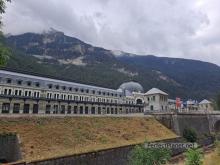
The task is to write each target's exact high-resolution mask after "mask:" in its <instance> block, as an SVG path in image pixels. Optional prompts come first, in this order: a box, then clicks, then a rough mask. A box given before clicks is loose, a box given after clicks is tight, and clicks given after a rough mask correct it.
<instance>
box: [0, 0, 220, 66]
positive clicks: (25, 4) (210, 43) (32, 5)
mask: <svg viewBox="0 0 220 165" xmlns="http://www.w3.org/2000/svg"><path fill="white" fill-rule="evenodd" d="M3 21H4V27H3V30H4V32H5V33H11V34H20V33H25V32H42V31H43V30H47V29H49V28H50V27H53V28H55V29H57V30H60V31H63V32H65V34H67V35H70V36H73V37H77V38H79V39H81V40H83V41H85V42H87V43H90V44H92V45H95V46H101V47H104V48H106V49H111V50H122V51H125V52H130V53H136V54H142V55H147V54H154V55H157V56H168V57H183V58H190V59H199V60H202V61H209V62H213V63H215V64H218V65H220V1H219V0H62V1H61V0H12V3H11V4H8V5H7V10H6V14H5V15H4V16H3Z"/></svg>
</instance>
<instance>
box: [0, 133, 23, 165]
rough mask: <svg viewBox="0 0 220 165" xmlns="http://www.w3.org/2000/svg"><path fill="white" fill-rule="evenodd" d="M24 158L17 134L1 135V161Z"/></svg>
mask: <svg viewBox="0 0 220 165" xmlns="http://www.w3.org/2000/svg"><path fill="white" fill-rule="evenodd" d="M21 158H22V156H21V151H20V146H19V142H18V138H17V136H16V135H9V134H5V135H0V163H4V162H5V163H7V162H14V161H18V160H20V159H21Z"/></svg>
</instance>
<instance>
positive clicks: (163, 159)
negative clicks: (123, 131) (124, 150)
mask: <svg viewBox="0 0 220 165" xmlns="http://www.w3.org/2000/svg"><path fill="white" fill-rule="evenodd" d="M170 157H171V151H170V150H169V149H162V148H145V147H144V146H143V145H138V146H136V147H135V148H134V149H133V151H132V153H131V157H130V164H131V165H161V164H166V163H167V162H168V161H169V160H170Z"/></svg>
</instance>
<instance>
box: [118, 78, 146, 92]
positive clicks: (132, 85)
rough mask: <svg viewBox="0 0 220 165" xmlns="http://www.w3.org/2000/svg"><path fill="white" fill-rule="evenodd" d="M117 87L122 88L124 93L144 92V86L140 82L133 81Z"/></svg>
mask: <svg viewBox="0 0 220 165" xmlns="http://www.w3.org/2000/svg"><path fill="white" fill-rule="evenodd" d="M119 89H122V90H123V92H124V93H127V92H128V93H132V92H141V93H143V92H144V88H143V87H142V86H141V84H139V83H137V82H133V81H131V82H126V83H123V84H121V85H120V87H119Z"/></svg>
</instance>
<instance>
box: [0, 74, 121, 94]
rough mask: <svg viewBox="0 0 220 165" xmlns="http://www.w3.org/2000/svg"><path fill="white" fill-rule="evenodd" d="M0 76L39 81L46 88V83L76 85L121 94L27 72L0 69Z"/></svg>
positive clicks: (113, 90) (107, 89)
mask: <svg viewBox="0 0 220 165" xmlns="http://www.w3.org/2000/svg"><path fill="white" fill-rule="evenodd" d="M0 77H1V78H11V79H12V80H14V79H15V80H23V81H32V82H39V83H40V85H41V87H44V88H47V87H48V84H52V85H59V86H66V87H73V88H75V87H77V88H84V89H92V90H101V91H106V92H113V93H118V94H121V93H122V92H121V91H118V90H115V89H109V88H103V87H97V86H92V85H85V84H80V83H74V82H70V81H63V80H58V79H53V78H47V77H40V76H34V75H29V74H23V73H16V72H11V71H6V70H0Z"/></svg>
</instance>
